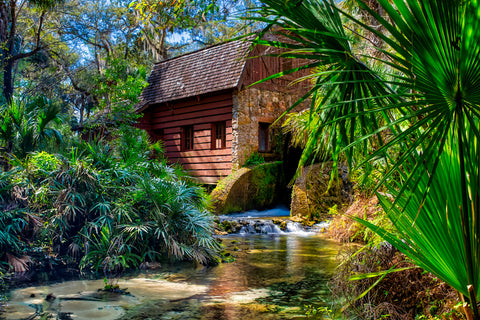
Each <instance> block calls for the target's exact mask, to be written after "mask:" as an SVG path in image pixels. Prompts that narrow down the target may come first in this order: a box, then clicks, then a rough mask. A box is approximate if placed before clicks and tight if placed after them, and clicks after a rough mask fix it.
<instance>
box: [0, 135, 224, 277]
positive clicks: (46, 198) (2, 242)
mask: <svg viewBox="0 0 480 320" xmlns="http://www.w3.org/2000/svg"><path fill="white" fill-rule="evenodd" d="M120 130H122V131H120V135H119V136H118V138H117V139H115V140H113V141H110V142H109V143H106V142H104V141H101V140H97V141H91V142H81V143H79V144H78V145H77V146H76V147H72V148H71V149H70V151H69V152H68V153H66V154H65V155H58V154H51V153H47V152H44V151H43V152H32V153H29V154H28V155H27V156H26V157H25V158H24V159H16V160H15V161H13V162H11V168H10V170H9V171H6V172H3V171H0V191H1V192H0V196H1V198H0V200H1V201H0V209H1V210H2V211H3V212H4V213H3V214H2V216H1V217H0V218H1V219H0V226H1V227H2V228H1V231H0V249H2V252H11V253H19V252H21V251H22V250H25V249H26V245H25V243H26V242H30V243H36V244H37V245H38V246H48V247H50V249H51V250H55V251H56V252H67V253H68V254H69V255H70V256H71V258H72V261H77V262H80V265H81V267H82V268H83V269H89V268H92V269H95V270H103V271H104V273H105V274H114V273H116V272H118V271H121V270H124V269H126V268H129V267H135V266H137V265H138V264H140V263H141V262H144V261H159V260H164V259H187V260H192V261H197V262H200V263H209V262H210V261H212V260H214V259H215V256H216V252H217V251H218V249H219V245H218V243H217V241H216V240H215V239H214V238H213V229H212V225H213V216H212V215H211V214H210V213H209V212H208V211H207V209H206V208H207V207H208V198H207V196H206V195H205V193H204V191H203V189H202V188H200V187H199V186H197V185H195V184H193V183H192V182H191V181H190V179H184V178H183V175H184V174H183V173H182V174H179V173H180V171H179V169H178V168H172V167H170V166H168V165H166V163H165V161H164V160H162V159H160V160H154V159H151V158H150V157H149V156H150V155H151V150H152V148H151V146H150V145H149V143H148V137H147V136H146V135H145V132H143V131H142V130H139V129H135V128H132V127H126V128H124V129H120ZM157 152H158V146H157ZM0 258H1V257H0ZM80 258H81V259H80ZM79 260H80V261H79Z"/></svg>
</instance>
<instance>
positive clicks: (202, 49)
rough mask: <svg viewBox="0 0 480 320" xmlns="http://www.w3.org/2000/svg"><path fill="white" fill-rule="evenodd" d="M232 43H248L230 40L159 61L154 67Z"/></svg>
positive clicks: (240, 40)
mask: <svg viewBox="0 0 480 320" xmlns="http://www.w3.org/2000/svg"><path fill="white" fill-rule="evenodd" d="M232 42H244V43H247V41H245V40H242V39H230V40H227V41H223V42H219V43H215V44H212V45H209V46H206V47H203V48H200V49H198V50H194V51H190V52H187V53H184V54H181V55H178V56H176V57H172V58H168V59H165V60H162V61H157V62H155V63H154V65H157V64H162V63H165V62H169V61H172V60H175V59H178V58H181V57H186V56H188V55H191V54H196V53H199V52H201V51H204V50H208V49H211V48H215V47H219V46H221V45H225V44H229V43H232Z"/></svg>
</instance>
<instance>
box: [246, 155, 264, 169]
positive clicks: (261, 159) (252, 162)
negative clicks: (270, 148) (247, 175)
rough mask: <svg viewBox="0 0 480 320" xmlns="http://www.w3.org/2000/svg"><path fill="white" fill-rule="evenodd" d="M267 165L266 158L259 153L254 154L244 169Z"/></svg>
mask: <svg viewBox="0 0 480 320" xmlns="http://www.w3.org/2000/svg"><path fill="white" fill-rule="evenodd" d="M262 163H265V158H264V157H263V155H261V154H260V153H258V152H254V153H252V154H251V155H250V157H248V159H247V160H246V161H245V164H244V165H243V166H244V167H254V166H257V165H259V164H262Z"/></svg>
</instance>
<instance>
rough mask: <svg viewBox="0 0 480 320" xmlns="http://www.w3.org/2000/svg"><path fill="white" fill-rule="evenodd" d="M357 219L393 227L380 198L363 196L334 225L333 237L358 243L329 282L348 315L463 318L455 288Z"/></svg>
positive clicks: (397, 319)
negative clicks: (383, 272) (384, 272)
mask: <svg viewBox="0 0 480 320" xmlns="http://www.w3.org/2000/svg"><path fill="white" fill-rule="evenodd" d="M352 217H357V218H360V219H365V220H368V221H370V222H371V223H373V224H376V225H380V226H382V227H384V228H386V229H387V230H388V229H390V228H391V225H390V222H389V221H388V220H387V219H386V217H385V213H384V212H383V210H382V208H381V206H380V205H379V202H378V199H377V197H376V196H372V197H364V196H362V195H358V194H357V195H356V196H355V200H354V201H353V202H352V203H351V204H350V205H349V206H346V207H345V211H344V212H343V213H340V214H337V215H335V216H334V217H333V219H332V221H331V223H330V226H329V228H328V231H327V235H328V236H329V238H330V239H333V240H335V241H338V242H340V243H350V244H357V245H356V246H345V247H344V248H343V249H342V250H341V251H340V253H339V256H338V258H337V260H338V265H339V266H338V267H337V268H336V270H335V273H334V276H333V279H332V280H331V281H330V283H329V288H330V289H331V292H332V299H333V300H334V301H337V302H338V308H339V309H342V310H343V315H344V317H345V318H346V319H351V318H361V319H383V318H384V317H385V316H386V315H388V319H391V320H415V319H463V317H462V316H461V314H460V313H459V312H458V311H459V307H460V306H459V303H460V301H459V299H458V295H457V293H456V291H455V290H453V289H452V288H451V287H449V286H448V285H447V284H445V283H444V282H442V281H441V280H439V279H438V278H437V277H435V276H434V275H432V274H431V273H428V272H425V271H424V270H423V269H421V268H418V267H415V265H413V264H412V263H411V262H410V261H409V260H408V259H407V258H406V257H405V255H403V254H402V253H401V252H399V251H398V250H396V249H395V248H394V247H393V246H392V245H390V244H389V243H387V242H385V241H384V240H383V239H381V238H380V237H379V236H378V235H376V234H374V233H373V232H372V231H370V230H369V229H367V228H365V227H364V226H363V225H361V224H360V223H358V222H356V221H355V220H353V219H352ZM403 268H406V270H403V271H398V272H393V273H390V274H387V275H385V276H383V275H382V274H378V276H374V277H365V276H363V275H366V274H373V273H379V272H382V271H387V270H393V269H403ZM352 279H357V280H352ZM363 294H364V295H363ZM362 295H363V296H362ZM457 310H458V311H457Z"/></svg>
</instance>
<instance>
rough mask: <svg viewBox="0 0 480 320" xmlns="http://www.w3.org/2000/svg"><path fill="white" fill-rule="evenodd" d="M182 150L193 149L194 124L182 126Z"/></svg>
mask: <svg viewBox="0 0 480 320" xmlns="http://www.w3.org/2000/svg"><path fill="white" fill-rule="evenodd" d="M181 140H182V151H188V150H193V126H185V127H183V128H182V139H181Z"/></svg>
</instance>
